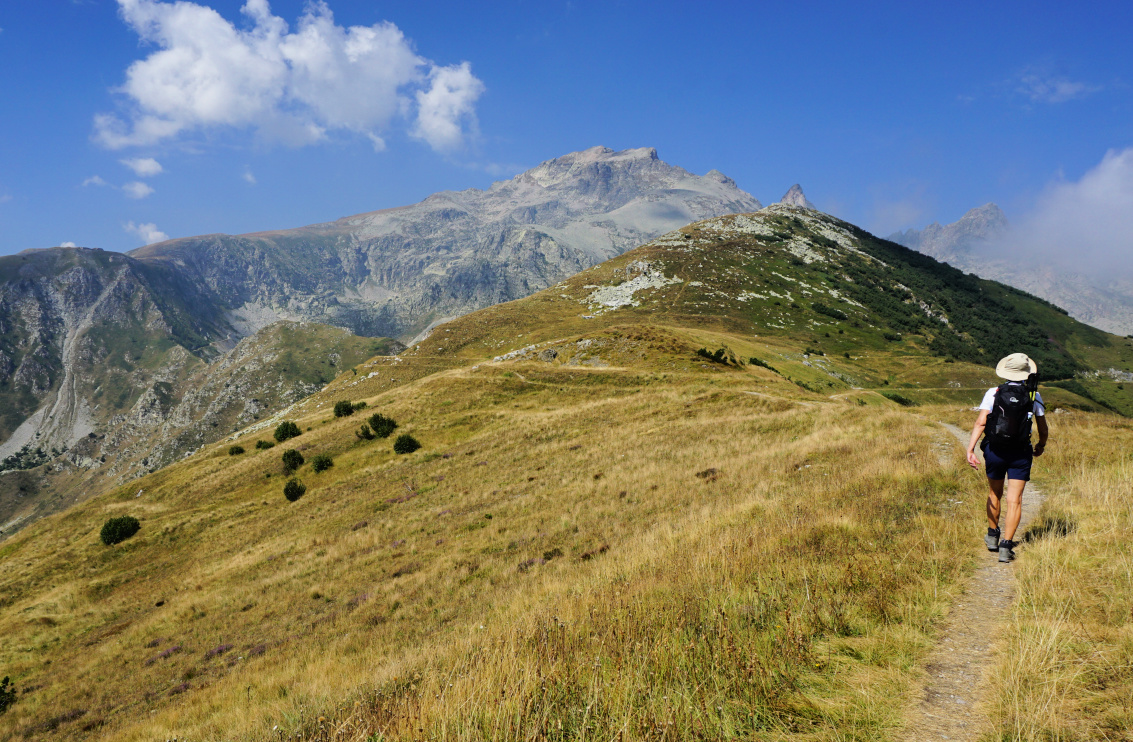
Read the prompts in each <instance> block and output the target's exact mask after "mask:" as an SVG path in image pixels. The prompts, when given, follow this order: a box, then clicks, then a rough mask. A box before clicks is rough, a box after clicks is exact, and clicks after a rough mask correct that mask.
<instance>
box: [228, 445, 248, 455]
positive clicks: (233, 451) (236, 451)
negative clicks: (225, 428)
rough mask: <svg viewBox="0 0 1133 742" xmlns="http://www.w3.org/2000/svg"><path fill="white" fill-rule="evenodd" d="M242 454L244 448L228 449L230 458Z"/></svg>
mask: <svg viewBox="0 0 1133 742" xmlns="http://www.w3.org/2000/svg"><path fill="white" fill-rule="evenodd" d="M242 453H244V447H243V446H232V447H231V448H229V449H228V455H229V456H239V455H240V454H242Z"/></svg>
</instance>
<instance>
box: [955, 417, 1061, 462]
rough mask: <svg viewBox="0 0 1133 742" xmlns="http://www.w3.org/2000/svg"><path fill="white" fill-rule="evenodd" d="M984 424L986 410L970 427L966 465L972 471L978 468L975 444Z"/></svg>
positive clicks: (978, 439)
mask: <svg viewBox="0 0 1133 742" xmlns="http://www.w3.org/2000/svg"><path fill="white" fill-rule="evenodd" d="M986 424H987V410H980V416H979V417H977V418H976V424H975V425H973V426H972V437H971V438H970V439H969V440H968V464H970V465H971V467H972V468H973V469H979V468H980V460H979V457H977V456H976V444H977V443H979V442H980V436H981V435H983V432H984V425H986ZM1043 424H1044V425H1045V424H1046V423H1043Z"/></svg>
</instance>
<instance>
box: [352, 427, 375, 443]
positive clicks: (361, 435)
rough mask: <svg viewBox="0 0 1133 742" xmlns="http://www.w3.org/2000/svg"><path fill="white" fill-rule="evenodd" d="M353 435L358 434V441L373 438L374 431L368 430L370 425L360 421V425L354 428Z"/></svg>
mask: <svg viewBox="0 0 1133 742" xmlns="http://www.w3.org/2000/svg"><path fill="white" fill-rule="evenodd" d="M354 435H356V436H358V440H360V441H372V440H374V431H372V430H370V426H369V425H367V424H366V423H362V427H360V428H358V429H357V430H355V431H354Z"/></svg>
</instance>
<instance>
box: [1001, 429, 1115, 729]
mask: <svg viewBox="0 0 1133 742" xmlns="http://www.w3.org/2000/svg"><path fill="white" fill-rule="evenodd" d="M1051 429H1052V432H1051V445H1050V448H1049V449H1048V453H1047V454H1046V455H1045V456H1044V457H1043V458H1041V459H1039V460H1038V463H1037V465H1036V467H1035V471H1036V473H1037V474H1038V476H1039V479H1038V484H1040V485H1041V486H1043V490H1044V492H1045V494H1046V499H1045V501H1044V502H1043V507H1042V511H1041V512H1040V516H1039V519H1038V521H1037V522H1036V523H1035V524H1034V525H1032V526H1031V528H1030V529H1029V530H1028V532H1027V533H1026V534H1025V535H1024V539H1025V540H1026V545H1025V547H1024V549H1022V550H1021V552H1020V558H1019V560H1018V561H1017V562H1016V563H1015V567H1014V568H1015V574H1016V575H1017V577H1018V579H1019V596H1018V600H1017V603H1016V606H1015V609H1014V612H1013V613H1012V615H1010V616H1006V617H1005V618H1006V620H1007V631H1006V635H1005V637H1004V640H1003V641H1002V642H1001V649H1000V652H999V656H998V659H997V665H996V670H995V676H994V678H993V680H994V682H993V687H995V688H996V689H997V691H998V692H997V695H996V696H995V697H994V699H993V705H992V708H993V712H994V718H995V719H996V721H997V724H998V725H999V728H1000V738H1002V739H1005V740H1006V739H1011V740H1080V739H1104V740H1128V739H1133V556H1131V554H1133V549H1131V548H1130V537H1131V535H1133V460H1131V457H1133V425H1131V423H1130V421H1128V420H1126V419H1123V418H1118V417H1114V416H1100V415H1086V414H1081V413H1074V414H1066V415H1058V416H1054V418H1053V422H1052V425H1051Z"/></svg>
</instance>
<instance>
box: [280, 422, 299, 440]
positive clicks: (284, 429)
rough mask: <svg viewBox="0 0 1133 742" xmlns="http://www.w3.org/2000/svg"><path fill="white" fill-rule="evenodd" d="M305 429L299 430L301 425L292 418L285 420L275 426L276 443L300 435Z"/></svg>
mask: <svg viewBox="0 0 1133 742" xmlns="http://www.w3.org/2000/svg"><path fill="white" fill-rule="evenodd" d="M302 432H303V431H301V430H299V426H298V425H296V424H295V423H293V422H292V421H290V420H284V421H283V422H281V423H280V424H279V425H277V426H276V428H275V434H274V435H275V441H276V443H283V442H284V441H285V440H287V439H289V438H295V437H297V436H299V435H300V434H301V433H302Z"/></svg>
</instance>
